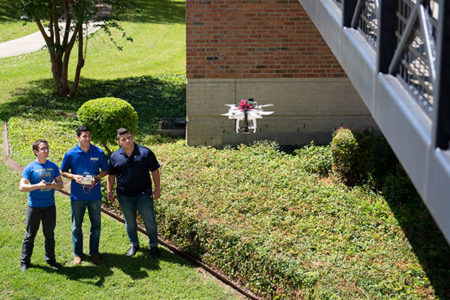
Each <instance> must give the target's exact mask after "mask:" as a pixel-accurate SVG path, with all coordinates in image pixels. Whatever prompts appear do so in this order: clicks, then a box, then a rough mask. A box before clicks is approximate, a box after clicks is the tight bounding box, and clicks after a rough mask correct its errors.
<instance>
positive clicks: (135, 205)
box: [107, 128, 160, 258]
mask: <svg viewBox="0 0 450 300" xmlns="http://www.w3.org/2000/svg"><path fill="white" fill-rule="evenodd" d="M117 138H118V141H119V145H120V146H121V147H120V149H119V150H117V151H115V152H113V153H112V154H111V158H110V159H109V176H108V185H107V187H108V188H107V191H108V198H109V200H110V201H111V202H114V201H115V199H114V195H113V193H112V191H113V188H114V184H115V181H116V178H117V197H118V198H119V205H120V209H121V210H122V213H123V216H124V218H125V228H126V230H127V234H128V239H129V240H130V244H131V246H130V248H129V249H128V251H127V253H126V255H127V256H133V255H135V254H136V251H138V250H139V239H138V236H137V224H136V211H139V213H140V215H141V217H142V220H143V221H144V225H145V229H146V230H147V234H148V237H149V239H150V254H151V256H152V257H154V258H157V257H159V256H160V252H159V250H158V238H157V227H156V219H155V208H154V205H153V201H156V200H158V198H159V196H160V177H159V167H160V166H159V163H158V161H157V160H156V157H155V155H154V154H153V152H152V151H151V150H150V149H148V148H146V147H144V146H141V145H138V144H135V143H134V142H133V137H132V136H131V134H130V132H129V131H128V130H127V129H125V128H120V129H118V130H117ZM150 173H151V175H152V179H153V183H154V184H155V189H154V190H153V191H152V179H150Z"/></svg>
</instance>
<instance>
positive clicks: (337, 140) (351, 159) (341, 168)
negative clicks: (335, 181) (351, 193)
mask: <svg viewBox="0 0 450 300" xmlns="http://www.w3.org/2000/svg"><path fill="white" fill-rule="evenodd" d="M358 150H359V145H358V141H357V140H356V137H355V136H354V135H353V133H352V131H351V130H350V129H345V128H340V129H338V130H336V131H335V132H334V133H333V139H332V141H331V147H330V153H331V163H332V170H333V174H334V175H335V176H337V177H338V178H341V179H342V180H343V182H345V183H348V184H354V183H356V179H357V177H356V176H357V170H356V166H357V158H358V157H357V151H358Z"/></svg>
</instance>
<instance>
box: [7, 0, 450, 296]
mask: <svg viewBox="0 0 450 300" xmlns="http://www.w3.org/2000/svg"><path fill="white" fill-rule="evenodd" d="M121 24H122V26H123V27H124V29H125V31H126V32H127V34H128V35H130V36H132V37H133V38H134V43H132V44H130V43H127V42H120V43H122V45H123V46H124V51H122V52H118V51H117V50H116V49H115V48H114V46H112V45H111V44H110V43H109V40H108V37H107V36H106V35H105V34H103V33H101V32H100V33H98V34H95V35H94V36H93V37H92V38H91V39H90V44H89V49H88V57H87V62H86V66H85V68H84V69H83V71H82V80H81V83H80V89H79V95H78V96H77V97H75V98H74V99H64V98H56V97H54V96H51V91H52V80H51V73H50V65H49V62H48V54H47V53H46V52H45V51H40V52H36V53H32V54H27V55H22V56H19V57H13V58H5V59H0V69H2V73H1V76H2V78H1V80H0V116H1V117H2V118H3V119H5V120H8V126H9V130H10V143H11V147H12V150H13V158H14V159H15V160H17V161H18V162H19V163H20V164H22V165H25V164H26V163H28V162H29V161H30V160H32V159H33V154H32V152H31V150H30V145H31V142H32V141H34V140H35V139H37V138H38V137H45V138H47V139H48V140H49V142H50V148H51V157H52V160H54V161H55V162H58V163H59V162H61V159H62V155H63V153H64V152H65V151H67V149H69V148H70V147H72V146H73V145H74V144H75V143H76V141H75V139H74V137H73V136H74V128H75V126H76V125H77V124H78V121H77V118H76V111H77V109H78V107H79V106H80V105H81V104H82V103H83V102H84V101H86V100H89V99H93V98H97V97H104V96H113V97H119V98H122V99H125V100H127V101H129V102H130V103H131V104H132V105H133V106H134V107H135V109H136V110H137V112H138V114H139V135H138V136H137V141H138V142H139V143H142V144H144V145H147V146H150V147H151V148H152V149H153V150H154V151H155V152H156V155H157V157H158V158H159V159H160V161H161V163H162V169H161V175H162V197H161V201H159V202H158V203H157V207H156V209H157V212H158V214H159V217H158V218H159V219H158V221H159V222H160V228H161V234H163V235H164V236H165V237H167V238H170V239H172V240H174V241H176V242H177V243H178V245H180V246H182V247H183V248H184V249H186V250H187V251H190V252H191V253H193V254H196V255H198V256H200V257H202V259H203V260H204V261H207V262H209V263H211V264H212V265H215V266H217V267H220V268H221V269H222V270H223V271H224V272H225V273H227V274H228V275H229V276H230V277H233V278H234V279H236V280H240V281H241V282H243V283H244V284H246V285H247V286H248V287H249V288H250V289H252V290H253V291H256V292H259V293H261V294H263V295H266V296H268V297H276V296H282V297H289V296H290V297H295V296H297V297H311V298H344V299H353V298H370V299H372V298H377V299H378V298H411V299H420V298H439V297H441V298H446V297H450V287H449V286H448V278H449V277H450V259H449V258H450V249H449V246H448V244H447V243H446V241H445V240H444V239H443V237H442V235H441V234H440V232H439V230H438V229H437V227H436V225H435V224H434V222H433V220H432V218H431V216H430V215H429V214H428V212H427V210H426V208H425V206H424V205H423V203H422V202H421V200H420V199H419V198H418V197H417V195H415V196H413V197H411V199H400V200H398V201H393V200H392V199H390V198H388V197H387V196H386V195H383V194H382V193H379V192H377V191H374V190H372V189H370V188H368V187H355V188H348V187H346V186H344V185H343V184H340V183H337V182H335V181H334V179H333V178H329V177H321V176H319V175H318V174H317V173H315V172H311V171H310V170H309V169H308V168H306V167H305V166H306V165H307V164H308V162H309V161H308V160H309V159H310V158H309V157H308V156H307V155H305V154H299V155H288V154H286V153H283V152H282V151H279V150H278V149H277V148H276V147H275V146H274V145H271V144H267V143H261V144H257V145H254V146H252V147H247V146H241V147H239V148H237V149H231V148H225V149H213V148H208V147H188V146H185V145H184V140H182V139H181V140H177V139H170V138H165V137H161V136H159V135H157V134H155V129H156V124H157V121H158V120H159V118H161V117H183V116H185V78H184V74H183V73H184V71H185V57H184V55H185V27H184V2H183V1H175V0H174V1H168V0H167V1H156V0H153V1H146V0H137V1H135V7H134V9H132V10H129V11H128V12H127V14H126V15H125V16H124V17H123V19H122V21H121ZM114 34H115V35H116V37H119V36H118V34H119V33H117V32H116V33H114ZM72 61H75V58H72ZM3 70H4V72H3ZM113 148H114V147H112V148H111V149H113ZM4 172H6V171H4ZM4 177H7V180H8V182H9V183H7V184H5V186H14V187H16V186H17V182H18V177H12V176H11V175H9V173H4ZM11 177H12V178H11ZM0 188H2V189H4V188H5V187H0ZM1 191H2V193H1V194H0V197H1V199H6V198H7V199H11V198H13V199H18V198H19V197H20V196H22V198H23V199H24V198H25V196H24V195H23V194H20V195H18V196H16V197H14V196H13V195H14V192H11V191H10V190H9V189H8V192H5V193H3V190H1ZM5 194H6V195H5ZM17 194H19V193H18V192H17ZM412 194H413V193H412ZM61 199H62V200H59V202H60V203H61V205H60V207H61V208H62V207H63V206H64V203H65V202H64V200H63V199H64V198H63V197H61ZM66 201H67V200H66ZM59 202H58V203H59ZM2 203H3V202H2ZM22 203H24V202H22ZM7 205H12V204H10V202H6V204H5V207H7ZM66 208H67V206H66ZM10 210H11V211H16V212H17V210H16V209H14V208H11V209H10ZM65 210H67V209H65ZM3 211H5V212H6V211H8V209H6V208H2V210H0V213H3ZM17 216H19V217H16V218H20V217H22V218H23V216H22V215H21V214H17ZM66 218H67V217H66ZM61 219H62V217H61ZM3 222H5V224H9V223H17V224H16V226H18V230H23V228H22V227H23V220H22V221H20V220H15V219H13V218H11V219H5V221H3ZM66 222H68V220H66ZM106 222H110V221H109V220H108V221H106V220H105V224H106ZM67 226H68V225H67ZM106 226H108V225H105V227H106ZM117 226H118V228H119V229H118V233H114V234H112V235H111V244H109V240H108V241H106V242H105V246H102V247H105V249H108V250H107V251H111V252H110V253H111V263H106V266H105V269H104V273H105V274H108V272H112V271H111V270H114V274H116V272H123V273H125V274H128V276H131V277H132V276H134V275H130V274H129V273H133V272H131V271H129V269H127V268H126V266H122V267H117V268H116V265H115V261H116V260H115V259H114V257H115V256H114V255H116V254H113V253H116V252H117V253H118V254H117V255H122V252H123V251H124V249H123V247H120V246H119V245H121V243H123V241H124V237H123V235H124V234H125V233H124V230H123V228H121V227H120V226H121V225H117ZM108 227H110V228H113V227H114V226H113V225H111V226H108ZM58 230H61V228H58ZM2 234H5V235H7V234H8V233H7V232H5V233H3V232H2ZM119 235H122V236H121V237H120V239H118V240H117V241H116V242H114V241H115V240H114V239H113V236H114V237H116V236H119ZM15 236H17V237H15V240H14V241H15V242H14V243H11V242H10V241H7V242H3V245H4V247H3V248H5V247H12V245H14V247H17V245H20V243H21V235H20V234H15ZM104 237H105V238H104V239H109V236H108V237H106V234H105V236H104ZM12 238H13V237H11V239H12ZM3 240H4V239H2V241H3ZM61 244H64V245H66V244H67V245H66V247H67V249H66V250H64V251H62V252H61V253H60V255H61V257H63V262H69V261H70V260H71V256H70V243H61ZM107 245H111V247H109V246H107ZM114 245H115V246H114ZM37 247H38V249H39V246H37ZM124 247H125V248H126V246H124ZM3 248H2V249H3ZM2 251H3V250H2ZM5 251H6V250H5ZM15 251H16V252H15V253H14V255H12V256H11V261H14V260H13V258H14V259H17V258H18V253H19V250H15ZM58 251H60V250H58ZM10 252H13V251H10ZM106 255H109V254H108V252H107V253H106ZM167 255H168V254H167V253H165V256H164V257H166V256H167ZM35 257H36V259H42V258H39V257H38V256H37V255H35ZM138 258H139V257H138ZM106 259H108V256H107V257H106ZM141 259H142V258H141ZM162 263H163V262H161V264H162ZM86 266H89V267H91V266H90V265H86ZM6 267H7V268H12V269H14V272H16V265H14V266H13V264H9V266H6ZM99 267H101V266H99ZM92 268H94V267H93V266H92ZM122 268H125V269H126V270H127V271H124V270H123V269H122ZM151 268H152V266H149V267H148V269H145V272H147V274H150V273H151ZM72 269H77V268H72ZM33 271H34V272H37V270H36V271H35V270H32V272H33ZM127 272H128V273H127ZM2 273H3V272H2ZM138 274H139V273H138ZM159 274H161V273H159ZM40 275H41V276H42V274H40ZM55 275H57V276H60V274H55ZM16 276H19V277H20V276H23V275H21V274H20V272H17V275H16ZM76 276H79V277H80V278H81V279H80V281H83V282H85V281H89V282H93V281H95V282H98V281H102V280H103V282H105V283H103V284H105V286H106V282H108V283H107V286H108V288H107V289H104V290H105V292H106V293H110V291H109V290H110V289H111V290H112V291H115V290H116V288H117V289H119V288H118V287H117V286H120V287H121V288H123V287H124V286H125V285H122V282H116V281H114V282H113V283H110V282H109V280H114V278H115V275H110V276H106V275H105V276H103V277H104V279H101V278H98V277H94V278H93V277H92V276H93V275H92V273H91V274H90V275H84V276H85V277H82V275H76ZM89 276H91V277H89ZM124 276H125V275H124ZM136 276H139V275H136ZM148 276H149V277H150V275H148ZM86 277H87V278H86ZM11 278H14V277H11ZM20 278H23V277H20ZM12 280H13V279H12ZM14 280H15V279H14ZM155 280H156V279H155ZM2 281H4V282H6V283H5V284H4V285H6V286H13V287H12V288H11V289H9V288H8V287H5V293H6V292H7V291H8V290H11V291H13V292H14V291H15V292H17V291H19V290H21V289H20V288H17V287H16V285H14V284H13V282H15V281H10V280H2ZM150 281H152V280H150ZM17 282H20V280H17ZM17 284H19V283H17ZM90 284H91V285H95V284H92V283H90ZM128 286H130V287H132V286H133V285H132V284H130V283H129V281H128ZM42 290H44V291H45V289H42ZM42 290H39V291H38V292H39V293H41V292H42ZM106 290H108V291H106ZM112 294H113V293H111V294H105V296H104V297H107V296H108V295H112ZM114 294H115V293H114ZM117 295H120V294H117ZM158 297H159V295H158ZM159 298H164V295H162V296H160V297H159ZM188 298H190V297H188Z"/></svg>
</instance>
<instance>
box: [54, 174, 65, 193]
mask: <svg viewBox="0 0 450 300" xmlns="http://www.w3.org/2000/svg"><path fill="white" fill-rule="evenodd" d="M63 187H64V183H63V181H62V178H61V176H58V177H55V183H52V184H51V188H53V189H55V190H58V191H59V190H62V188H63Z"/></svg>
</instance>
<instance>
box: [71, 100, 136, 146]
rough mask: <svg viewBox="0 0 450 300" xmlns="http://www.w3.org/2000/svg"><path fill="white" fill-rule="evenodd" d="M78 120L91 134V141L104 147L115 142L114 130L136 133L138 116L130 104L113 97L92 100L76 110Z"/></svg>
mask: <svg viewBox="0 0 450 300" xmlns="http://www.w3.org/2000/svg"><path fill="white" fill-rule="evenodd" d="M77 114H78V119H79V120H80V122H81V123H82V124H84V125H87V126H88V127H89V128H90V129H91V132H92V139H93V140H94V141H97V142H99V143H101V144H102V145H106V144H107V143H114V142H115V141H116V140H117V137H116V130H117V129H119V128H122V127H124V128H127V129H128V130H130V131H131V132H132V133H133V134H134V133H136V131H137V121H138V115H137V113H136V111H135V110H134V108H133V106H131V105H130V103H128V102H126V101H124V100H122V99H119V98H113V97H106V98H99V99H93V100H89V101H87V102H85V103H84V104H83V105H82V106H81V107H80V108H79V109H78V112H77Z"/></svg>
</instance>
